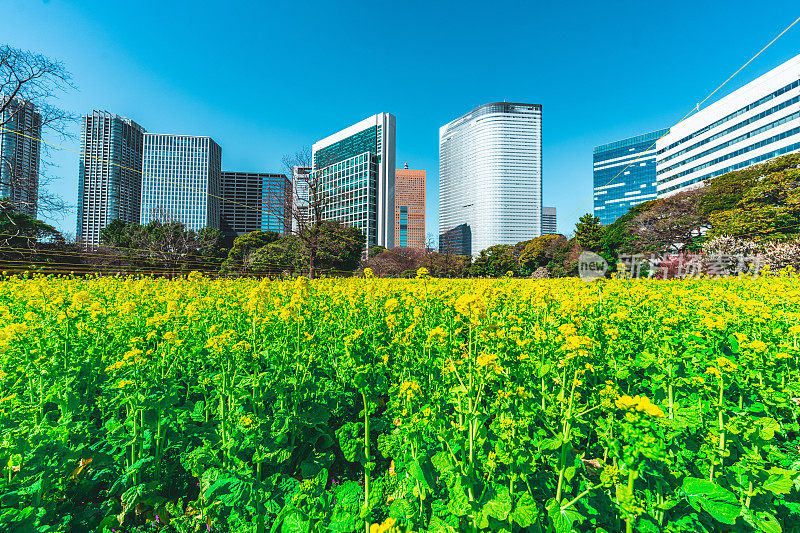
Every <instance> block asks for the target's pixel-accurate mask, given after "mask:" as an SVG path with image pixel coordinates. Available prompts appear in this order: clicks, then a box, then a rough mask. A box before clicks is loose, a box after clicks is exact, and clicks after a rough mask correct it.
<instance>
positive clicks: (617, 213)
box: [593, 129, 669, 226]
mask: <svg viewBox="0 0 800 533" xmlns="http://www.w3.org/2000/svg"><path fill="white" fill-rule="evenodd" d="M667 132H669V129H663V130H658V131H651V132H650V133H644V134H642V135H637V136H635V137H629V138H627V139H622V140H620V141H614V142H612V143H608V144H603V145H601V146H596V147H595V149H594V154H593V160H594V161H593V162H594V169H593V175H594V215H595V216H596V217H597V218H599V219H600V223H601V224H603V225H604V226H607V225H608V224H611V223H612V222H614V221H615V220H617V219H618V218H619V217H621V216H622V215H624V214H626V213H627V212H628V211H630V208H631V207H633V206H635V205H637V204H640V203H642V202H647V201H649V200H655V199H656V196H657V192H656V145H655V143H656V141H657V140H658V139H659V138H660V137H662V136H663V135H665V134H666V133H667Z"/></svg>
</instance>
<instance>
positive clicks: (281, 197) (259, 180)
mask: <svg viewBox="0 0 800 533" xmlns="http://www.w3.org/2000/svg"><path fill="white" fill-rule="evenodd" d="M220 186H221V191H222V194H221V196H222V198H223V199H222V201H220V229H221V230H222V232H223V233H224V234H225V236H226V237H227V238H228V239H235V238H236V237H239V236H241V235H246V234H247V233H250V232H252V231H274V232H276V233H280V234H281V235H287V234H288V233H289V232H290V231H291V217H290V209H291V200H290V199H291V192H292V189H291V187H292V184H291V182H290V181H289V178H287V177H286V176H285V175H283V174H265V173H259V172H222V174H221V179H220Z"/></svg>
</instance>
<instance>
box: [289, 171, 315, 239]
mask: <svg viewBox="0 0 800 533" xmlns="http://www.w3.org/2000/svg"><path fill="white" fill-rule="evenodd" d="M311 176H312V174H311V167H306V166H298V165H295V166H293V167H292V202H293V203H292V213H291V216H292V234H293V235H297V234H298V233H300V230H301V229H302V228H307V227H308V226H310V225H311V210H310V204H309V198H308V184H309V180H311Z"/></svg>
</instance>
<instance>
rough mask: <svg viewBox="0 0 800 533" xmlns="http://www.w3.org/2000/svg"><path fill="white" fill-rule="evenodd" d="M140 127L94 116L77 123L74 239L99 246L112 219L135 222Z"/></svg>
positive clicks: (128, 121)
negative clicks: (78, 136) (78, 129)
mask: <svg viewBox="0 0 800 533" xmlns="http://www.w3.org/2000/svg"><path fill="white" fill-rule="evenodd" d="M144 133H145V131H144V128H142V127H141V126H140V125H139V124H137V123H136V122H134V121H132V120H131V119H128V118H124V117H121V116H119V115H114V114H112V113H108V112H106V111H94V112H92V114H91V115H85V116H84V117H83V119H82V121H81V154H80V160H79V162H78V223H77V231H76V234H77V240H78V242H80V243H83V244H86V245H88V246H98V245H99V244H100V230H102V229H103V228H105V227H106V226H108V225H109V224H110V223H111V222H112V221H114V220H117V219H118V220H121V221H122V222H125V223H126V224H132V223H138V222H139V217H140V207H141V200H142V148H143V145H144Z"/></svg>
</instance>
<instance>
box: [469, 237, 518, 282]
mask: <svg viewBox="0 0 800 533" xmlns="http://www.w3.org/2000/svg"><path fill="white" fill-rule="evenodd" d="M509 271H511V272H513V273H514V274H515V275H517V274H518V273H519V262H518V261H517V258H516V257H514V246H513V245H511V244H496V245H494V246H490V247H489V248H487V249H485V250H481V252H480V254H478V257H477V258H476V259H475V261H474V262H473V263H472V266H471V267H470V269H469V272H470V274H471V275H473V276H483V277H492V278H497V277H500V276H503V275H505V274H506V272H509Z"/></svg>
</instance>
